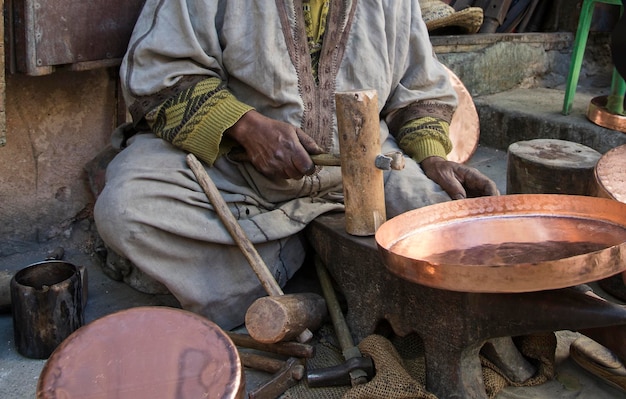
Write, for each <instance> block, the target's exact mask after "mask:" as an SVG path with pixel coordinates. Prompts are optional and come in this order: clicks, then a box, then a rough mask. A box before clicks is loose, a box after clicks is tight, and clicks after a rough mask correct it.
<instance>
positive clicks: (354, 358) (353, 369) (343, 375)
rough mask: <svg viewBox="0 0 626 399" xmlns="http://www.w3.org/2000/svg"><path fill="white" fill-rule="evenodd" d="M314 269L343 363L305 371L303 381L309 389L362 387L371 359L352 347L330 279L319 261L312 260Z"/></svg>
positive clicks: (369, 372)
mask: <svg viewBox="0 0 626 399" xmlns="http://www.w3.org/2000/svg"><path fill="white" fill-rule="evenodd" d="M315 268H316V270H317V275H318V277H319V280H320V284H321V287H322V291H323V293H324V298H325V299H326V304H327V306H328V312H329V314H330V318H331V320H332V322H333V328H334V329H335V334H336V335H337V339H338V340H339V346H340V347H341V351H342V354H343V357H344V359H345V360H346V363H345V364H342V365H339V366H336V367H330V368H324V369H318V370H307V375H306V381H307V384H308V385H309V386H311V387H322V386H334V385H344V384H350V385H352V386H356V385H360V384H365V383H366V382H367V381H368V380H369V379H371V378H372V377H373V374H374V363H373V361H372V359H371V358H369V357H364V356H363V355H362V354H361V351H360V350H359V348H358V347H357V346H356V345H355V344H354V341H353V339H352V334H351V333H350V331H349V329H348V324H347V323H346V320H345V319H344V317H343V313H342V311H341V307H340V305H339V301H338V300H337V296H336V295H335V290H334V288H333V285H332V282H331V280H330V276H329V275H328V272H327V271H326V267H325V266H324V264H323V263H322V261H321V260H320V259H319V258H318V257H316V258H315Z"/></svg>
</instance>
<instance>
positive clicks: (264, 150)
mask: <svg viewBox="0 0 626 399" xmlns="http://www.w3.org/2000/svg"><path fill="white" fill-rule="evenodd" d="M226 133H227V134H228V135H230V137H232V138H233V139H235V140H236V141H237V142H238V143H239V144H240V145H241V146H242V147H243V148H244V150H245V151H246V153H247V155H248V158H249V159H250V163H252V165H253V166H254V167H255V168H256V169H257V170H258V171H259V172H261V173H262V174H264V175H265V176H268V177H271V178H282V179H300V178H302V177H303V176H304V175H311V174H313V172H315V164H314V163H313V161H312V160H311V157H310V156H309V154H320V153H322V152H323V150H322V149H321V148H320V147H319V146H318V145H317V143H316V142H315V140H313V139H312V138H311V137H310V136H308V135H307V134H306V133H304V132H303V131H302V130H301V129H299V128H297V127H295V126H292V125H290V124H288V123H285V122H280V121H277V120H274V119H271V118H268V117H266V116H263V115H261V114H260V113H258V112H256V111H249V112H247V113H246V114H245V115H244V116H243V117H241V119H240V120H239V121H238V122H237V123H236V124H235V125H233V126H232V127H231V128H230V129H228V130H227V132H226Z"/></svg>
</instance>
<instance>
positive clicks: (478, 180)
mask: <svg viewBox="0 0 626 399" xmlns="http://www.w3.org/2000/svg"><path fill="white" fill-rule="evenodd" d="M421 165H422V169H423V170H424V173H425V174H426V176H428V178H429V179H431V180H432V181H434V182H435V183H437V184H439V185H440V186H441V188H443V189H444V190H445V192H447V193H448V195H449V196H450V197H451V198H452V199H463V198H467V197H482V196H489V195H499V194H500V193H499V191H498V188H497V187H496V183H494V182H493V181H492V180H491V179H490V178H488V177H487V176H485V175H483V174H482V173H480V172H479V171H478V170H476V169H474V168H471V167H469V166H465V165H462V164H460V163H457V162H452V161H447V160H445V159H443V158H440V157H428V158H426V159H424V160H423V161H422V162H421Z"/></svg>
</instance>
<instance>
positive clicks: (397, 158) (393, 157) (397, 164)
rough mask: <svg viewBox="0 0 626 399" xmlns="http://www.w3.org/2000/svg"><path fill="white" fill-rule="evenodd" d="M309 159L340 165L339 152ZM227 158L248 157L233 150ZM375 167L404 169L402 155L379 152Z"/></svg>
mask: <svg viewBox="0 0 626 399" xmlns="http://www.w3.org/2000/svg"><path fill="white" fill-rule="evenodd" d="M310 157H311V160H312V161H313V163H314V164H315V165H318V166H341V156H340V155H339V154H330V153H324V154H312V155H310ZM228 158H229V159H231V160H233V161H237V162H249V161H250V157H249V156H248V154H246V153H245V152H244V151H239V150H233V151H231V152H230V153H228ZM374 165H375V166H376V168H378V169H381V170H391V169H394V170H401V169H404V166H405V163H404V157H403V155H402V152H400V151H391V152H388V153H385V154H380V155H378V156H377V157H376V159H375V160H374Z"/></svg>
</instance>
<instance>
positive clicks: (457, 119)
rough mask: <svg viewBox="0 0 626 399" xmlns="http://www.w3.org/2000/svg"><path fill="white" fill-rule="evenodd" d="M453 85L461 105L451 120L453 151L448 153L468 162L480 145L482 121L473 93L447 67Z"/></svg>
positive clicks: (450, 156)
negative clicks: (479, 117)
mask: <svg viewBox="0 0 626 399" xmlns="http://www.w3.org/2000/svg"><path fill="white" fill-rule="evenodd" d="M444 67H445V68H446V70H447V71H448V75H449V76H450V82H451V83H452V87H454V90H455V91H456V94H457V96H458V97H459V105H458V107H457V109H456V111H455V112H454V115H453V116H452V121H451V122H450V141H452V151H451V152H450V153H449V154H448V157H447V158H448V160H449V161H454V162H458V163H465V162H467V161H468V160H469V159H470V158H471V157H472V155H474V152H476V148H477V147H478V141H479V138H480V121H479V119H478V112H477V111H476V106H475V105H474V100H472V96H471V94H470V93H469V92H468V91H467V89H466V88H465V85H464V84H463V82H461V79H459V77H458V76H456V75H455V73H454V72H452V71H451V70H450V69H449V68H448V67H446V66H445V65H444Z"/></svg>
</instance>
